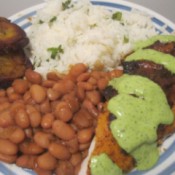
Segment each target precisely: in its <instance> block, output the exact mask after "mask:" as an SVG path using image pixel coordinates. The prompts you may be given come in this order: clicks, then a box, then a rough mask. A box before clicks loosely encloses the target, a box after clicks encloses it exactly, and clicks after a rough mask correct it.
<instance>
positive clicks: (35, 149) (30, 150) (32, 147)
mask: <svg viewBox="0 0 175 175" xmlns="http://www.w3.org/2000/svg"><path fill="white" fill-rule="evenodd" d="M19 150H20V151H21V152H22V153H23V154H27V155H29V154H30V155H37V154H40V153H42V152H44V149H43V148H41V147H40V146H39V145H37V144H36V143H34V142H29V141H24V142H22V143H21V144H20V145H19Z"/></svg>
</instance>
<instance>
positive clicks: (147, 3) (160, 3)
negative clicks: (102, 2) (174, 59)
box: [0, 0, 175, 23]
mask: <svg viewBox="0 0 175 175" xmlns="http://www.w3.org/2000/svg"><path fill="white" fill-rule="evenodd" d="M121 1H122V0H121ZM124 1H128V2H133V3H136V4H139V5H142V6H144V7H147V8H149V9H151V10H154V11H155V12H157V13H159V14H161V15H163V16H164V17H166V18H168V19H169V20H171V21H172V22H173V23H175V11H174V7H175V0H166V1H165V0H124ZM42 2H44V0H0V16H3V17H9V16H11V15H13V14H15V13H17V12H19V11H21V10H24V9H26V8H28V7H31V6H33V5H37V4H39V3H42Z"/></svg>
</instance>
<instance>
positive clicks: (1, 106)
mask: <svg viewBox="0 0 175 175" xmlns="http://www.w3.org/2000/svg"><path fill="white" fill-rule="evenodd" d="M9 107H10V103H9V102H2V103H1V104H0V112H1V111H4V110H6V109H8V108H9Z"/></svg>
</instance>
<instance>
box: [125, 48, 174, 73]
mask: <svg viewBox="0 0 175 175" xmlns="http://www.w3.org/2000/svg"><path fill="white" fill-rule="evenodd" d="M138 60H149V61H153V62H155V63H157V64H161V65H163V66H164V67H165V68H166V69H168V70H169V71H170V72H172V73H175V57H173V56H172V55H169V54H165V53H162V52H158V51H156V50H152V49H144V50H142V49H139V50H137V51H135V52H134V53H132V54H131V55H129V56H127V57H126V59H125V61H138Z"/></svg>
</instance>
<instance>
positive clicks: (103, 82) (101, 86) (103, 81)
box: [97, 78, 108, 90]
mask: <svg viewBox="0 0 175 175" xmlns="http://www.w3.org/2000/svg"><path fill="white" fill-rule="evenodd" d="M107 85H108V80H107V79H106V78H101V79H99V80H98V82H97V86H98V88H99V89H100V90H104V89H105V88H106V86H107Z"/></svg>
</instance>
